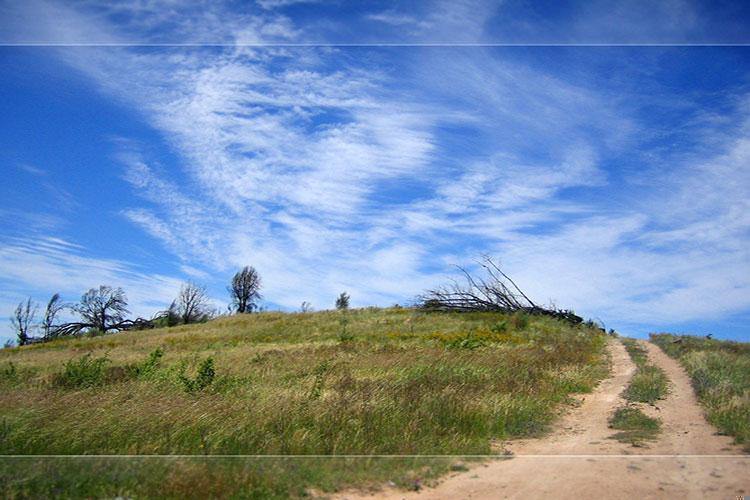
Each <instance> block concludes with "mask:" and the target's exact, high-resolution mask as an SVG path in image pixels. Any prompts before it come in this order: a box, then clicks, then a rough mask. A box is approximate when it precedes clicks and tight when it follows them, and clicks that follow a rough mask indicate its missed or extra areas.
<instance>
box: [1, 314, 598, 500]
mask: <svg viewBox="0 0 750 500" xmlns="http://www.w3.org/2000/svg"><path fill="white" fill-rule="evenodd" d="M344 314H345V315H346V316H345V318H346V321H342V317H343V315H344ZM343 328H345V332H344V334H342V329H343ZM466 339H469V340H468V341H465V340H466ZM604 344H605V337H604V335H603V334H601V333H600V332H598V331H597V330H596V329H589V328H586V327H574V326H571V325H568V324H565V323H562V322H559V321H557V320H554V319H551V318H545V317H523V318H521V317H518V316H508V315H503V314H494V313H477V314H449V313H430V314H424V313H420V312H417V311H413V310H409V309H386V310H377V309H364V310H353V311H349V312H347V313H341V312H320V313H307V314H284V313H262V314H253V315H244V316H235V317H232V318H223V319H219V320H216V321H212V322H209V323H206V324H202V325H193V326H182V327H175V328H169V329H161V330H152V331H141V332H127V333H121V334H115V335H110V336H107V337H98V338H81V339H69V340H61V341H56V342H52V343H50V344H46V345H34V346H31V347H30V348H21V349H12V350H3V351H2V352H1V353H0V370H5V371H0V388H1V389H2V392H0V419H2V426H0V447H2V450H3V453H5V454H188V455H204V454H205V455H233V454H252V455H256V454H259V455H269V454H274V455H276V454H278V455H290V454H292V455H315V454H325V455H331V454H357V455H362V454H364V455H379V454H387V455H394V454H396V455H425V454H430V455H470V454H487V453H491V452H492V449H491V446H490V440H491V439H493V438H500V439H503V438H509V437H518V436H534V435H538V434H539V433H542V432H544V431H545V429H546V428H547V426H548V425H549V424H550V422H552V421H553V419H554V418H555V415H556V414H557V408H558V407H559V405H560V404H561V403H564V402H565V401H566V400H567V398H568V395H569V394H570V393H571V392H585V391H588V390H591V388H592V387H593V386H594V384H595V383H596V382H597V381H598V380H599V379H600V378H602V377H603V376H604V375H605V373H606V362H605V356H604ZM157 349H161V350H162V352H163V355H159V356H156V358H157V359H155V360H154V357H155V355H154V353H155V352H156V350H157ZM89 353H90V354H89ZM86 356H88V357H86ZM84 357H86V358H85V359H89V360H95V359H100V358H106V360H107V361H106V363H102V366H104V369H103V370H101V371H97V372H96V374H93V375H92V374H90V373H89V372H86V371H85V370H84V371H83V372H81V370H82V369H83V368H81V367H84V368H85V366H84V365H86V363H83V364H81V363H82V362H80V360H81V359H84ZM207 359H211V369H212V370H215V373H214V374H211V376H210V381H209V382H208V383H200V384H198V383H197V382H195V384H192V383H191V384H188V383H186V382H185V380H188V381H198V380H199V379H200V377H201V376H202V375H201V370H204V371H205V367H206V364H207V361H206V360H207ZM71 360H73V361H71ZM11 363H12V367H13V368H12V369H11V368H10V366H11ZM66 363H68V365H69V366H73V367H74V368H75V370H77V371H74V372H72V373H73V375H75V376H76V377H78V378H77V379H76V380H78V379H80V380H84V381H86V383H85V384H72V385H71V384H67V383H63V384H60V383H59V381H60V380H61V378H60V377H63V376H64V374H65V373H66V368H65V365H66ZM79 365H80V366H79ZM6 372H7V374H6ZM11 372H12V373H11ZM91 377H98V378H95V379H92V378H91ZM64 380H67V379H64ZM92 380H93V382H92ZM56 382H57V383H56ZM188 386H190V387H188ZM188 389H189V390H188ZM269 460H270V459H269ZM304 460H307V461H303V462H295V461H286V462H283V467H282V466H281V465H279V466H278V467H282V468H283V469H284V470H285V471H286V472H284V473H279V472H278V470H277V469H274V468H273V467H277V466H271V465H263V463H262V460H260V461H258V460H256V461H253V462H252V463H245V464H244V465H239V464H237V463H227V464H225V465H222V466H221V467H217V468H215V469H211V471H210V474H209V473H208V472H206V471H207V468H208V467H209V466H208V465H206V464H205V463H195V462H185V463H184V464H181V465H176V464H174V463H168V464H165V465H160V466H159V467H178V468H180V467H182V468H185V469H186V470H196V471H201V472H200V473H201V474H204V475H205V474H208V476H207V477H209V478H210V479H205V480H202V482H201V481H197V479H196V480H195V481H196V482H197V483H198V485H197V486H191V488H190V491H192V492H194V493H195V496H211V495H212V493H211V492H212V491H213V490H212V489H211V488H229V489H230V490H231V488H233V486H229V485H227V484H223V481H227V482H234V481H240V482H241V481H247V482H248V484H250V483H252V484H259V485H262V487H261V486H258V487H259V488H261V490H262V491H267V492H272V493H273V492H280V493H279V495H281V496H284V495H300V494H301V492H304V490H305V489H306V488H309V487H313V488H321V489H323V490H325V491H330V490H332V489H335V488H337V487H340V486H342V485H346V484H351V483H352V482H362V481H366V480H368V479H369V480H393V481H396V482H398V481H401V480H402V479H403V478H407V477H411V476H410V474H411V475H414V474H417V475H419V474H422V475H423V476H424V477H430V476H431V475H435V474H438V473H440V472H445V471H446V470H448V467H449V466H450V464H451V462H450V460H445V461H435V460H431V461H421V462H420V461H419V460H412V461H409V460H403V461H395V460H392V459H391V460H381V461H374V462H373V461H370V462H368V461H360V462H357V463H356V466H352V467H351V468H350V469H346V468H345V469H341V468H336V467H333V466H331V465H330V463H329V462H326V460H329V461H330V459H320V460H315V459H304ZM269 463H270V462H269ZM326 464H329V465H326ZM423 466H427V467H428V468H429V469H430V470H429V471H424V472H419V470H420V468H421V467H423ZM6 467H9V468H10V469H12V468H13V467H12V466H10V465H7V464H6ZM48 467H51V468H52V469H53V470H55V471H59V473H58V472H55V473H54V474H51V475H47V476H35V477H37V478H38V480H39V481H41V483H42V485H41V486H39V487H40V488H45V487H50V488H51V487H52V485H53V483H54V481H61V483H60V484H61V485H63V486H60V487H61V488H62V490H61V491H65V492H75V494H79V493H80V494H85V495H89V496H97V495H100V493H101V492H103V491H105V490H106V491H114V492H115V493H116V492H117V490H109V489H107V488H109V482H112V481H114V483H115V485H120V484H122V485H130V486H128V488H135V489H133V490H132V492H137V493H138V494H139V495H146V496H148V495H150V494H153V491H151V493H149V491H150V490H148V486H146V485H149V484H152V483H153V482H154V481H155V479H154V478H153V477H151V476H150V475H149V474H150V473H149V472H148V470H144V469H138V470H136V469H137V468H138V467H140V466H137V465H132V467H135V468H136V469H133V468H130V469H129V468H128V467H131V466H127V467H126V466H124V465H117V466H115V467H114V468H113V469H112V471H111V473H108V474H105V475H103V476H101V477H99V476H97V475H96V473H95V472H94V471H95V470H97V466H94V465H91V464H89V465H86V466H85V467H83V466H82V467H81V468H80V469H76V467H75V466H69V465H65V464H61V463H59V462H57V463H55V464H52V465H48ZM159 467H156V468H155V470H158V469H159ZM238 467H241V468H242V471H244V472H243V473H241V474H237V468H238ZM243 467H244V468H243ZM6 470H9V469H6ZM20 470H22V471H26V470H27V469H26V468H21V469H20ZM271 470H276V471H277V472H273V473H272V472H269V471H271ZM368 470H369V471H370V472H368ZM75 471H79V472H75ZM118 471H119V472H118ZM222 471H224V472H222ZM410 471H411V472H410ZM23 473H24V474H26V473H28V474H35V473H34V472H33V468H31V469H28V472H23ZM189 473H190V472H185V474H189ZM197 473H198V472H196V474H197ZM3 474H5V472H3ZM64 474H73V475H74V477H78V478H79V479H80V481H81V484H84V485H86V486H85V487H84V489H83V490H80V491H79V490H75V486H74V484H75V481H74V480H72V479H70V478H69V477H67V476H66V477H65V478H62V475H64ZM113 474H114V475H115V476H116V478H115V479H112V475H113ZM154 474H156V472H154ZM243 474H244V475H243ZM142 476H143V477H142ZM135 477H138V478H140V479H138V480H136V479H134V478H135ZM166 477H167V479H165V481H170V479H169V477H172V476H170V475H169V474H167V476H166ZM174 477H175V478H177V479H179V480H180V481H182V482H186V481H187V482H189V481H190V480H189V479H185V478H184V477H182V475H180V474H178V475H176V476H174ZM237 478H239V479H237ZM243 478H245V479H243ZM177 479H174V480H175V481H177ZM409 480H410V479H408V480H407V482H408V481H409ZM204 483H205V484H204ZM5 484H6V485H7V484H11V485H12V484H20V483H8V482H5ZM24 484H26V485H27V486H24V487H28V483H24ZM44 484H46V485H47V486H43V485H44ZM54 484H57V483H54ZM6 488H10V489H9V490H6V493H7V494H10V493H12V492H19V491H21V490H18V489H17V487H16V486H12V487H11V486H6ZM71 488H73V489H71ZM102 488H104V489H102ZM144 488H145V489H144ZM238 488H239V487H238ZM253 488H254V486H253ZM264 488H265V489H264ZM261 490H258V491H261ZM40 491H41V490H40ZM129 491H130V490H129ZM165 491H168V488H167V490H165ZM175 491H177V490H175ZM222 491H224V490H222ZM238 491H239V490H238ZM242 491H244V490H242ZM247 491H254V490H253V489H252V488H250V489H248V490H247ZM71 494H72V493H71ZM273 494H274V495H275V494H276V493H273ZM113 495H114V493H113ZM268 495H270V496H272V495H271V493H268ZM174 496H175V497H177V496H180V495H179V494H177V493H175V495H174ZM250 496H252V495H250Z"/></svg>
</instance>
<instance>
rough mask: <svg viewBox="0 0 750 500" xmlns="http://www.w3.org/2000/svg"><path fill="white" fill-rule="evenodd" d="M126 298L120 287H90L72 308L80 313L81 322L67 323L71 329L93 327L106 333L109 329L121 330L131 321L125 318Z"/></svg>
mask: <svg viewBox="0 0 750 500" xmlns="http://www.w3.org/2000/svg"><path fill="white" fill-rule="evenodd" d="M127 307H128V299H127V297H126V296H125V292H124V291H123V289H122V288H112V287H109V286H104V285H102V286H100V287H99V288H92V289H90V290H89V291H88V292H86V293H84V294H83V296H82V297H81V303H80V304H77V305H76V306H75V307H74V308H73V310H74V311H76V312H77V313H78V314H80V315H81V319H82V320H83V322H82V323H69V324H68V325H65V326H69V327H72V328H73V329H74V328H75V327H76V326H78V330H79V331H80V330H81V329H83V328H87V327H88V328H94V329H96V330H99V331H101V332H102V333H106V332H107V331H109V330H121V329H123V327H125V326H127V325H126V323H127V324H129V323H132V322H129V321H126V320H125V315H126V314H128V313H129V312H130V311H128V308H127Z"/></svg>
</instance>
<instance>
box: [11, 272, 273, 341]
mask: <svg viewBox="0 0 750 500" xmlns="http://www.w3.org/2000/svg"><path fill="white" fill-rule="evenodd" d="M260 289H261V278H260V275H259V274H258V271H256V270H255V268H254V267H252V266H245V267H244V268H242V269H241V270H240V271H238V272H237V273H236V274H235V275H234V276H233V277H232V281H231V283H230V284H229V285H228V286H227V291H228V292H229V295H230V297H231V303H230V305H229V310H230V311H231V312H235V313H238V314H245V313H251V312H253V311H255V310H257V309H258V307H259V305H258V303H259V301H260V299H262V296H261V294H260ZM64 311H70V312H71V313H73V314H74V315H77V316H78V321H68V322H60V321H59V319H60V317H61V316H62V313H63V312H64ZM37 312H39V306H38V305H37V304H35V303H34V302H33V301H32V300H31V298H29V299H27V300H25V301H22V302H20V303H19V304H18V306H17V307H16V309H15V311H14V312H13V315H12V317H11V325H12V327H13V330H14V333H15V334H16V339H17V344H18V345H19V346H22V345H27V344H31V343H37V342H47V341H50V340H54V339H56V338H60V337H67V336H74V335H81V334H82V333H87V334H91V335H101V334H105V333H107V332H110V331H123V330H133V329H148V328H157V327H164V326H175V325H180V324H190V323H199V322H203V321H208V320H209V319H211V318H212V317H214V316H216V315H217V314H218V313H217V311H215V310H213V309H212V308H211V305H210V301H209V296H208V293H207V291H206V287H205V286H203V285H199V284H197V283H194V282H190V281H189V282H186V283H183V285H182V286H181V287H180V292H179V294H178V295H177V297H176V298H175V299H174V300H173V301H172V303H171V304H170V305H169V307H168V308H167V309H165V310H163V311H160V312H158V313H156V314H155V315H154V316H152V317H151V318H148V319H146V318H140V317H139V318H135V319H128V315H129V314H130V311H129V310H128V299H127V296H126V295H125V291H124V290H123V289H122V288H119V287H117V288H113V287H111V286H107V285H101V286H99V287H98V288H91V289H89V290H88V291H87V292H85V293H84V294H83V295H82V296H81V300H80V301H79V302H77V303H72V304H71V303H65V302H64V301H63V300H62V297H61V296H60V294H59V293H55V294H54V295H52V297H51V298H50V300H49V301H48V302H47V305H46V307H45V308H44V310H43V311H42V314H41V318H40V320H39V322H37V321H36V317H37ZM37 332H38V333H39V334H40V336H37V335H36V334H37Z"/></svg>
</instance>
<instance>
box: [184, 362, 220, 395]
mask: <svg viewBox="0 0 750 500" xmlns="http://www.w3.org/2000/svg"><path fill="white" fill-rule="evenodd" d="M215 376H216V370H214V360H213V358H211V357H208V358H206V359H204V360H203V361H202V362H201V364H200V365H199V366H198V373H197V374H196V375H195V378H190V377H188V376H187V375H185V366H184V365H183V367H182V369H181V370H180V373H179V375H178V377H179V380H180V382H181V383H182V387H183V388H184V389H185V392H196V391H202V390H203V389H205V388H206V387H208V386H209V385H211V384H212V383H213V381H214V377H215Z"/></svg>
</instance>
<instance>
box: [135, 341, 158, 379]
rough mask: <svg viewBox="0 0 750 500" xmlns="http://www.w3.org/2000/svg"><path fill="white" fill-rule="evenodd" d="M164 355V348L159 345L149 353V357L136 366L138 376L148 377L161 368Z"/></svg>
mask: <svg viewBox="0 0 750 500" xmlns="http://www.w3.org/2000/svg"><path fill="white" fill-rule="evenodd" d="M162 357H164V349H162V348H161V347H157V348H156V349H154V350H153V351H151V353H149V355H148V359H146V361H144V362H143V363H141V364H140V365H137V366H136V367H135V373H136V376H138V377H140V378H148V377H150V376H151V375H153V373H154V372H155V371H156V370H157V369H158V368H159V364H160V362H161V358H162Z"/></svg>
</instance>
